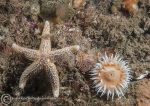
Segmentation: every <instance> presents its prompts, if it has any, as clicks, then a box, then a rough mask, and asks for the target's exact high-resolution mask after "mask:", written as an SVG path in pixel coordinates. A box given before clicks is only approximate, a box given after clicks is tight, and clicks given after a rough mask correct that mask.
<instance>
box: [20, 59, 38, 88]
mask: <svg viewBox="0 0 150 106" xmlns="http://www.w3.org/2000/svg"><path fill="white" fill-rule="evenodd" d="M39 69H40V63H39V61H35V62H33V63H32V64H31V65H30V66H29V67H27V68H26V70H25V71H24V72H23V73H22V75H21V77H20V81H19V88H21V89H24V87H25V86H26V83H27V80H28V79H29V78H30V77H31V76H32V75H34V74H35V73H36V72H37V71H38V70H39Z"/></svg>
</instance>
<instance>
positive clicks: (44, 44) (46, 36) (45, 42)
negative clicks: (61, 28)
mask: <svg viewBox="0 0 150 106" xmlns="http://www.w3.org/2000/svg"><path fill="white" fill-rule="evenodd" d="M50 36H51V35H50V25H49V22H48V21H46V22H45V25H44V29H43V32H42V36H41V45H40V50H41V51H44V52H48V51H49V50H51V41H50Z"/></svg>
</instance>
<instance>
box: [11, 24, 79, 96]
mask: <svg viewBox="0 0 150 106" xmlns="http://www.w3.org/2000/svg"><path fill="white" fill-rule="evenodd" d="M50 37H51V34H50V24H49V22H48V21H46V22H45V25H44V29H43V32H42V36H41V44H40V48H39V50H33V49H28V48H25V47H21V46H19V45H17V44H16V43H13V44H12V49H13V50H14V51H16V52H18V53H22V54H23V55H25V57H26V58H28V59H30V60H32V61H33V63H32V64H31V65H30V66H28V67H27V68H26V69H25V71H24V72H23V73H22V75H21V77H20V81H19V88H21V89H24V87H25V86H26V83H27V81H28V79H29V78H30V77H31V76H32V75H33V74H34V73H35V72H37V70H39V69H41V68H42V69H44V70H45V72H46V73H47V75H48V78H49V81H50V83H51V86H52V93H53V96H54V97H58V96H59V76H58V72H57V69H56V66H55V64H54V62H53V61H54V59H55V58H57V56H63V55H64V54H66V55H69V53H77V51H78V50H79V48H80V47H79V45H74V46H70V47H65V48H62V49H58V50H55V51H52V50H51V41H50Z"/></svg>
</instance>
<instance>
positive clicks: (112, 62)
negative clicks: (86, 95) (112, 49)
mask: <svg viewBox="0 0 150 106" xmlns="http://www.w3.org/2000/svg"><path fill="white" fill-rule="evenodd" d="M130 70H131V69H130V68H129V66H128V63H127V62H126V61H124V60H123V59H122V57H120V56H119V55H118V54H115V55H113V54H112V55H111V56H109V55H107V54H106V53H105V55H104V56H102V57H100V59H99V63H97V64H96V66H95V68H94V69H92V70H91V79H92V81H93V87H94V88H95V90H96V92H97V94H98V93H100V92H101V96H102V95H104V94H107V99H108V98H109V97H110V96H112V99H113V98H114V95H115V94H117V96H118V97H121V96H124V92H125V91H126V90H127V88H128V84H129V82H130V79H131V75H130Z"/></svg>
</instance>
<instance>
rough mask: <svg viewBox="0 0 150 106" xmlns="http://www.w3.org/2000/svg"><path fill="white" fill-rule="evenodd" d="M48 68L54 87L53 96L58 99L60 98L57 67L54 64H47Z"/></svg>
mask: <svg viewBox="0 0 150 106" xmlns="http://www.w3.org/2000/svg"><path fill="white" fill-rule="evenodd" d="M46 67H47V73H48V78H49V81H50V83H51V85H52V92H53V95H54V97H58V96H59V76H58V72H57V69H56V66H55V64H53V63H47V64H46Z"/></svg>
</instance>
